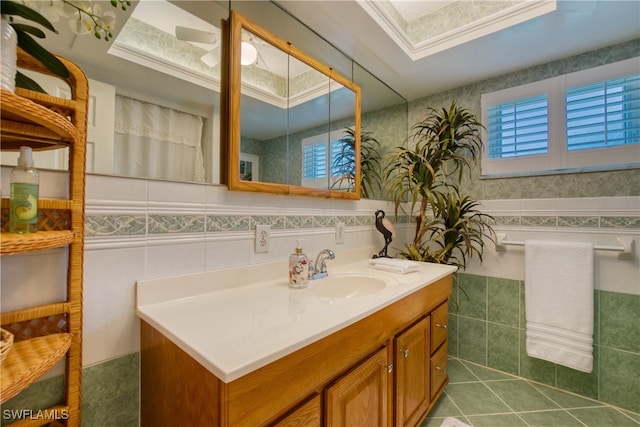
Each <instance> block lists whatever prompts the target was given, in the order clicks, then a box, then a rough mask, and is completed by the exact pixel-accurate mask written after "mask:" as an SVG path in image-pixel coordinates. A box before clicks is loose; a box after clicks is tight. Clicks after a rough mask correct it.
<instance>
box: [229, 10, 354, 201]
mask: <svg viewBox="0 0 640 427" xmlns="http://www.w3.org/2000/svg"><path fill="white" fill-rule="evenodd" d="M229 34H230V43H229V47H230V48H229V51H228V52H229V75H228V81H229V89H230V90H229V112H230V114H229V116H228V126H229V128H228V141H229V145H228V150H229V151H228V158H229V163H228V181H227V182H228V185H229V189H231V190H243V191H266V192H272V193H281V194H304V195H313V196H324V197H336V198H349V199H357V198H359V195H360V180H359V176H360V146H359V143H360V138H359V136H360V88H359V87H358V85H356V84H355V83H353V81H352V78H351V79H348V78H345V77H343V76H342V75H340V74H339V73H338V72H337V71H335V70H334V69H333V68H332V67H329V66H326V65H324V64H322V63H320V62H319V61H317V60H316V59H314V58H313V57H311V56H310V55H308V54H307V53H304V52H302V51H301V50H299V49H298V48H297V47H296V46H295V45H294V44H293V43H292V42H291V41H285V40H283V39H281V38H279V37H277V36H276V35H274V34H273V33H271V32H269V31H267V30H266V29H264V28H262V27H261V26H259V25H257V24H256V23H255V22H253V21H251V20H249V19H248V18H246V17H245V16H243V15H241V14H240V13H238V12H236V11H231V16H230V31H229ZM223 82H224V80H223ZM349 136H352V137H353V138H349V139H345V138H347V137H349Z"/></svg>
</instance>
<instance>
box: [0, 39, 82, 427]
mask: <svg viewBox="0 0 640 427" xmlns="http://www.w3.org/2000/svg"><path fill="white" fill-rule="evenodd" d="M60 59H61V60H62V62H64V63H65V65H66V66H67V68H68V69H69V72H70V77H69V79H68V80H66V82H67V84H68V85H69V87H70V89H71V94H72V99H62V98H57V97H53V96H49V95H45V94H41V93H37V92H32V91H27V90H23V89H16V93H11V92H8V91H5V90H2V97H1V106H2V127H1V129H2V139H1V148H2V150H3V151H16V150H19V148H20V146H22V145H28V146H30V147H32V149H33V150H34V151H41V150H57V149H64V148H65V147H69V153H70V155H69V172H68V173H69V187H68V189H67V191H65V192H66V193H67V194H68V198H65V199H56V200H52V199H40V200H39V203H38V211H39V215H38V232H36V233H31V234H14V233H9V232H7V231H8V229H9V227H8V225H9V224H8V220H9V200H8V199H6V198H3V199H2V233H1V235H0V237H1V244H0V248H1V250H0V253H1V255H2V257H3V263H4V262H7V263H10V262H12V259H11V258H10V256H11V255H16V254H25V253H33V252H37V251H42V250H45V249H54V248H62V247H67V248H68V264H67V274H66V298H65V299H64V300H62V301H57V302H53V303H49V304H45V305H38V306H35V307H29V306H28V304H25V307H24V308H21V309H18V310H14V311H10V312H3V313H2V314H1V322H0V323H1V324H2V328H3V329H6V330H8V331H9V332H11V333H13V335H14V339H15V342H14V344H13V346H12V348H11V349H10V350H9V353H8V354H7V357H6V359H5V360H4V361H3V362H2V365H1V369H0V377H1V378H0V383H1V385H2V390H1V392H0V396H1V397H0V402H1V403H4V402H6V401H7V400H9V399H11V398H12V397H14V396H15V395H17V394H18V393H20V392H21V391H22V390H24V389H25V388H27V387H28V386H29V385H31V384H32V383H33V382H34V381H36V380H37V379H38V378H39V377H40V376H41V375H42V374H44V373H45V372H47V371H48V370H49V369H51V367H53V366H54V365H55V364H56V363H57V362H58V361H60V360H61V359H63V358H65V362H66V369H65V372H66V375H65V380H64V381H65V394H64V401H63V402H61V403H60V405H57V406H55V407H52V408H41V409H42V410H43V417H44V418H40V419H39V420H29V419H26V420H23V421H21V422H18V423H15V424H12V425H16V426H17V425H23V424H27V425H39V424H49V423H50V422H51V421H52V420H51V419H47V417H54V418H57V419H58V420H59V421H62V422H65V423H66V424H67V425H69V426H77V425H80V394H81V387H80V380H81V375H82V358H81V354H82V263H83V243H84V191H85V149H86V148H85V147H86V128H87V99H88V84H87V79H86V77H85V75H84V73H83V72H82V70H80V69H79V68H78V67H77V66H76V65H75V64H73V63H71V62H70V61H68V60H66V59H64V58H60ZM18 66H19V67H21V68H24V69H31V70H35V71H38V72H40V73H43V74H48V73H49V72H48V71H47V70H46V69H44V68H43V67H42V65H40V63H38V62H36V61H35V60H33V59H32V58H31V57H30V56H28V55H26V54H25V53H24V52H22V51H21V50H20V49H19V50H18ZM36 167H38V165H36ZM41 181H42V178H41ZM41 185H42V182H41ZM5 257H7V258H5ZM25 274H27V275H28V274H29V272H28V271H27V272H25ZM3 285H4V283H3ZM47 285H50V286H54V283H42V286H43V287H44V286H47ZM3 287H5V286H3ZM24 415H25V416H28V413H25V414H24Z"/></svg>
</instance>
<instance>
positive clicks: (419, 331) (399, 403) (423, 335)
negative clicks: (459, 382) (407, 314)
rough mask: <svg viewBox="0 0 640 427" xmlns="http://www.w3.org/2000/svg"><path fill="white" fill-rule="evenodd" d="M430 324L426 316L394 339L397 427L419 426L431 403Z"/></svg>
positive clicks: (428, 317)
mask: <svg viewBox="0 0 640 427" xmlns="http://www.w3.org/2000/svg"><path fill="white" fill-rule="evenodd" d="M430 324H431V322H430V316H426V317H424V318H423V319H422V320H420V321H419V322H417V323H416V324H414V325H413V326H412V327H410V328H409V329H408V330H406V331H405V332H403V333H402V334H400V335H398V337H397V338H396V339H395V356H396V360H397V363H396V364H395V366H396V372H395V378H396V403H395V407H396V417H395V418H396V425H397V426H413V425H416V424H417V423H418V422H419V421H420V420H421V419H422V416H423V415H424V413H425V412H426V410H427V408H428V407H429V403H430V402H431V394H430V393H429V385H430V367H429V363H430V356H431V354H430V343H431V340H430V335H431V327H430Z"/></svg>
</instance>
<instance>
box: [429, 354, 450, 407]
mask: <svg viewBox="0 0 640 427" xmlns="http://www.w3.org/2000/svg"><path fill="white" fill-rule="evenodd" d="M448 356H449V355H448V354H447V343H445V344H444V345H443V346H441V347H440V349H439V350H438V351H437V352H436V354H434V355H433V356H431V399H433V398H434V397H435V396H436V394H438V390H440V387H442V385H443V384H444V382H445V381H446V380H447V359H448Z"/></svg>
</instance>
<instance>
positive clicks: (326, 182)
mask: <svg viewBox="0 0 640 427" xmlns="http://www.w3.org/2000/svg"><path fill="white" fill-rule="evenodd" d="M343 136H344V132H343V129H336V130H334V131H331V132H325V133H321V134H318V135H313V136H308V137H306V138H303V139H302V144H301V147H302V167H301V171H302V177H301V180H302V186H303V187H311V188H322V189H326V188H332V186H333V185H334V183H335V182H336V181H337V179H339V178H340V177H339V176H333V175H332V168H333V156H332V154H333V153H332V151H331V143H332V142H334V141H336V140H338V139H341V138H342V137H343ZM316 144H324V145H325V149H326V147H328V149H329V153H328V156H327V169H326V171H325V172H326V176H324V177H322V178H311V179H306V178H305V169H304V150H305V147H307V146H309V145H316ZM334 189H338V190H339V189H341V188H334Z"/></svg>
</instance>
